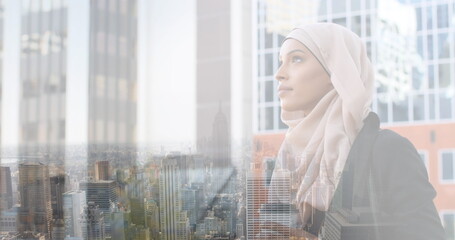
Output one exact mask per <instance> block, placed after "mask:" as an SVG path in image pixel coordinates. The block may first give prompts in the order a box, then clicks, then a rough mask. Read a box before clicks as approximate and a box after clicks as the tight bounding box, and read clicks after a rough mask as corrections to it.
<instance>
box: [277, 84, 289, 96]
mask: <svg viewBox="0 0 455 240" xmlns="http://www.w3.org/2000/svg"><path fill="white" fill-rule="evenodd" d="M290 91H292V88H290V87H286V86H279V87H278V96H279V97H280V98H281V97H283V96H284V95H285V94H286V93H287V92H290Z"/></svg>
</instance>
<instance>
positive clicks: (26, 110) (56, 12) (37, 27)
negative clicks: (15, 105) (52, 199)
mask: <svg viewBox="0 0 455 240" xmlns="http://www.w3.org/2000/svg"><path fill="white" fill-rule="evenodd" d="M58 3H59V4H54V5H52V4H50V2H47V3H45V4H41V1H33V0H24V1H22V19H21V39H22V42H21V45H20V46H21V49H20V51H21V55H20V86H21V90H22V91H21V93H22V94H21V95H20V134H19V137H20V138H19V152H20V155H21V156H30V155H32V156H36V155H38V152H44V153H46V154H47V155H48V157H47V158H46V159H45V160H46V161H51V162H58V163H59V164H63V162H61V160H63V157H64V144H65V127H66V115H65V107H66V106H65V95H66V90H67V89H66V76H67V71H66V66H65V63H66V56H67V49H66V45H65V42H66V41H67V26H66V24H65V23H66V14H67V1H59V2H58Z"/></svg>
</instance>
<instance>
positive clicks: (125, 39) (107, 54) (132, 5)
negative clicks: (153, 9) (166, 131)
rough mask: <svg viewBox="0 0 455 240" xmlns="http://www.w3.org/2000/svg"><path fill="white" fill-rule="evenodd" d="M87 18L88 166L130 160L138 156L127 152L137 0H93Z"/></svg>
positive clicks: (132, 117)
mask: <svg viewBox="0 0 455 240" xmlns="http://www.w3.org/2000/svg"><path fill="white" fill-rule="evenodd" d="M90 19H91V20H90V42H89V61H90V65H89V73H88V76H89V79H88V81H89V82H88V101H89V104H88V121H89V123H88V143H89V146H88V154H89V156H88V157H89V165H91V166H92V165H93V164H94V163H95V162H96V161H103V160H110V161H111V164H114V163H118V164H120V163H129V164H131V165H132V164H134V163H135V160H136V159H135V156H134V155H130V154H128V153H132V152H136V151H135V148H136V135H137V129H136V128H137V126H136V120H137V72H136V69H137V59H136V58H137V57H136V56H137V52H136V51H137V50H136V49H137V0H121V1H97V0H91V1H90ZM106 154H109V156H107V155H106ZM106 158H109V159H106ZM90 169H93V168H89V171H90ZM104 180H106V179H104Z"/></svg>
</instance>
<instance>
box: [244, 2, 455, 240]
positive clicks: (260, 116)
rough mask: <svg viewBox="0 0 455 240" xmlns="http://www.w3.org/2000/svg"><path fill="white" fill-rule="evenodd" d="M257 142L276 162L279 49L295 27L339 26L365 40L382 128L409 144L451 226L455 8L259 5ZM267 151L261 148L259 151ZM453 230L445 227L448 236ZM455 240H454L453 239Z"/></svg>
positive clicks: (452, 5) (438, 5) (280, 125)
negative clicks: (373, 77) (426, 172)
mask: <svg viewBox="0 0 455 240" xmlns="http://www.w3.org/2000/svg"><path fill="white" fill-rule="evenodd" d="M253 5H254V6H255V9H254V11H253V14H254V15H256V17H255V18H253V19H254V20H253V22H254V26H255V27H254V28H255V29H256V30H257V33H258V34H257V35H255V36H257V39H255V40H254V41H253V44H254V45H255V47H254V50H255V53H254V58H253V61H254V66H256V67H254V68H253V69H254V73H253V76H255V81H254V82H255V85H256V87H254V88H253V89H254V91H255V93H254V95H255V96H257V98H255V99H254V102H255V104H254V105H255V107H254V109H255V113H254V116H257V117H254V118H253V119H254V127H253V129H254V132H255V136H254V138H255V140H256V141H257V142H260V143H262V145H266V144H267V146H268V147H267V149H265V150H267V151H269V155H270V156H276V153H277V152H278V149H279V146H280V144H281V142H282V139H283V137H284V133H285V131H286V128H287V126H286V125H285V124H283V123H282V122H281V120H280V111H281V110H280V104H279V99H278V96H277V94H276V93H275V89H277V85H278V82H277V81H276V80H275V79H274V77H273V75H274V73H275V72H276V70H277V68H278V54H279V48H280V45H281V43H282V41H283V40H284V37H285V36H286V34H287V33H289V32H290V31H291V30H292V28H293V27H295V26H296V25H299V24H303V23H311V22H333V23H336V24H340V25H342V26H345V27H347V28H348V29H350V30H352V31H353V32H354V33H356V34H357V35H359V36H360V38H361V39H362V40H363V41H364V43H365V45H366V47H367V53H368V56H369V58H370V59H371V62H372V64H373V66H374V68H375V80H376V83H377V84H376V94H375V95H374V99H373V104H372V109H373V111H375V112H376V113H378V115H379V117H380V119H381V127H382V128H389V129H392V130H394V131H396V132H398V133H399V134H400V135H402V136H404V137H406V138H408V139H409V140H410V141H411V142H412V143H413V144H414V145H415V147H416V148H417V150H418V151H419V154H420V155H421V157H422V160H423V161H424V163H425V166H426V167H427V171H428V174H429V176H428V177H429V180H430V182H431V183H432V185H433V186H434V187H435V189H436V191H437V193H438V194H437V196H436V198H435V199H434V203H435V205H436V208H437V209H438V211H439V212H440V214H441V219H442V221H443V223H444V225H445V226H453V223H454V219H455V214H454V212H455V202H454V201H453V200H452V199H453V195H452V194H451V192H452V191H453V189H452V186H451V184H453V183H454V182H455V168H454V167H453V166H455V151H454V150H453V149H455V142H454V141H453V140H452V139H453V137H452V136H453V134H455V132H454V131H453V129H455V102H454V97H453V93H454V91H455V73H454V71H453V69H455V61H454V59H455V51H454V49H455V41H454V40H453V39H454V31H453V29H454V28H455V25H454V21H451V19H453V18H454V16H455V1H453V0H449V1H437V0H429V1H414V0H380V1H379V0H351V1H324V0H321V1H319V0H317V1H312V0H303V1H301V0H289V1H274V0H256V1H255V3H254V4H253ZM261 150H263V149H261ZM454 229H455V228H453V227H446V231H447V232H448V233H447V234H448V236H455V230H454ZM452 238H453V237H452Z"/></svg>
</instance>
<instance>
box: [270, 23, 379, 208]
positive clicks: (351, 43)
mask: <svg viewBox="0 0 455 240" xmlns="http://www.w3.org/2000/svg"><path fill="white" fill-rule="evenodd" d="M290 38H292V39H295V40H297V41H299V42H301V43H302V44H304V45H305V46H306V47H307V48H308V49H309V50H310V51H311V52H312V54H313V55H314V56H315V57H316V58H317V59H318V61H319V62H320V63H321V65H322V66H323V67H324V69H325V70H326V72H327V73H328V74H329V75H330V79H331V82H332V84H333V87H334V88H333V89H332V90H330V91H329V92H328V93H327V94H326V95H324V96H323V97H322V98H321V100H320V101H319V102H318V103H317V104H316V106H315V107H314V109H313V110H312V111H311V112H310V113H308V114H307V115H305V113H303V112H302V111H284V110H282V112H281V120H282V121H283V122H284V123H285V124H286V125H287V126H288V127H289V128H288V130H287V132H286V135H285V139H284V141H283V144H282V145H281V148H280V150H279V153H278V158H277V162H276V167H275V168H276V169H277V170H278V169H287V170H289V171H290V172H291V178H292V179H291V183H292V186H293V187H294V188H295V190H296V196H295V203H296V204H297V206H299V207H300V206H301V205H302V203H308V204H310V205H311V206H313V207H314V208H317V209H319V210H321V211H327V210H328V207H329V205H330V202H331V200H332V198H333V194H334V191H335V189H336V187H337V185H338V183H339V181H340V178H341V174H342V172H343V168H344V165H345V162H346V160H347V157H348V154H349V151H350V149H351V145H352V143H353V142H354V139H355V138H356V136H357V134H358V133H359V131H360V129H361V128H362V127H363V120H364V119H365V118H366V117H367V116H368V114H369V113H370V111H371V109H370V105H371V102H372V95H373V87H374V86H373V82H374V74H373V68H372V65H371V62H370V60H369V59H368V56H367V51H366V47H365V45H364V43H363V42H362V41H361V39H360V38H359V37H358V36H357V35H356V34H354V33H353V32H351V31H350V30H348V29H347V28H344V27H342V26H340V25H337V24H333V23H314V24H308V25H303V26H301V27H297V28H295V29H293V30H292V31H291V33H290V34H289V35H288V36H287V37H286V39H290ZM274 176H275V174H274ZM273 187H274V186H273V177H272V191H273Z"/></svg>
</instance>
